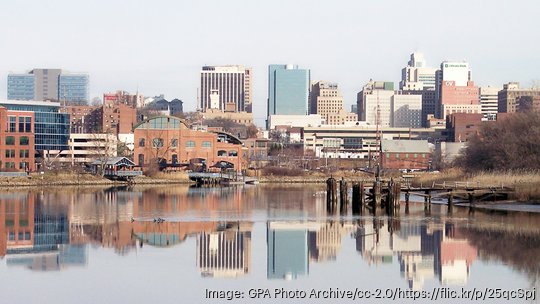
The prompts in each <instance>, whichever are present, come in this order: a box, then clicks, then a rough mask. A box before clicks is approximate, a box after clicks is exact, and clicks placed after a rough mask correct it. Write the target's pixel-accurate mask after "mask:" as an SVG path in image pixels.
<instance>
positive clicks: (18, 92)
mask: <svg viewBox="0 0 540 304" xmlns="http://www.w3.org/2000/svg"><path fill="white" fill-rule="evenodd" d="M88 83H89V77H88V75H86V74H70V73H64V72H62V70H61V69H33V70H32V71H30V72H29V73H28V74H9V75H8V99H9V100H37V101H42V100H50V101H62V102H63V103H66V104H75V105H84V104H86V103H87V102H88V99H89V93H88V92H89V91H88Z"/></svg>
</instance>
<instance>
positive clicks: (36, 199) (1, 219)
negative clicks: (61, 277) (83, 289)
mask: <svg viewBox="0 0 540 304" xmlns="http://www.w3.org/2000/svg"><path fill="white" fill-rule="evenodd" d="M0 235H2V236H5V241H4V240H2V239H0V241H1V242H2V244H1V245H0V256H2V257H6V264H7V265H8V266H24V267H27V268H29V269H32V270H37V271H49V270H60V269H62V268H64V267H67V266H84V265H86V263H87V251H88V249H87V247H86V245H72V244H71V243H70V235H69V221H68V215H67V208H66V207H65V206H62V205H58V204H48V203H44V202H43V198H42V197H40V196H39V195H35V194H33V193H9V192H5V193H2V194H0Z"/></svg>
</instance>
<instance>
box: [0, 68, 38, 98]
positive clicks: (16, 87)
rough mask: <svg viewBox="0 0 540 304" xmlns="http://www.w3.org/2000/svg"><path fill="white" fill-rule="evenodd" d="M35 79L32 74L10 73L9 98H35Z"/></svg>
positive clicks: (8, 83)
mask: <svg viewBox="0 0 540 304" xmlns="http://www.w3.org/2000/svg"><path fill="white" fill-rule="evenodd" d="M34 89H35V79H34V75H32V74H9V75H8V78H7V98H8V99H10V100H33V99H34Z"/></svg>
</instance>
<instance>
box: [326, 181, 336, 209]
mask: <svg viewBox="0 0 540 304" xmlns="http://www.w3.org/2000/svg"><path fill="white" fill-rule="evenodd" d="M333 180H334V178H332V177H330V178H329V179H327V180H326V211H327V212H329V213H331V212H332V193H333V190H332V185H333Z"/></svg>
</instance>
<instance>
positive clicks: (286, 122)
mask: <svg viewBox="0 0 540 304" xmlns="http://www.w3.org/2000/svg"><path fill="white" fill-rule="evenodd" d="M324 123H325V121H324V120H323V118H322V117H321V115H318V114H311V115H270V116H268V126H269V129H270V130H273V129H275V128H276V126H289V127H300V128H304V127H316V126H320V125H323V124H324Z"/></svg>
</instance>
